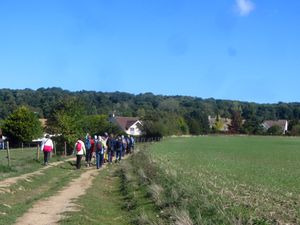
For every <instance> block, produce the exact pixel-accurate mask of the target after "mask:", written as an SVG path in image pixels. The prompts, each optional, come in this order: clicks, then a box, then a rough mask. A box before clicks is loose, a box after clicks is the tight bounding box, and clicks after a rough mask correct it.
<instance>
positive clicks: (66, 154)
mask: <svg viewBox="0 0 300 225" xmlns="http://www.w3.org/2000/svg"><path fill="white" fill-rule="evenodd" d="M65 156H67V142H65Z"/></svg>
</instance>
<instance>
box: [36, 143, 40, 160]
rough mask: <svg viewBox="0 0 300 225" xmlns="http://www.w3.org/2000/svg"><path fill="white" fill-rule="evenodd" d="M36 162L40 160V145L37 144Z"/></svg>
mask: <svg viewBox="0 0 300 225" xmlns="http://www.w3.org/2000/svg"><path fill="white" fill-rule="evenodd" d="M36 160H40V144H39V143H38V144H37V147H36Z"/></svg>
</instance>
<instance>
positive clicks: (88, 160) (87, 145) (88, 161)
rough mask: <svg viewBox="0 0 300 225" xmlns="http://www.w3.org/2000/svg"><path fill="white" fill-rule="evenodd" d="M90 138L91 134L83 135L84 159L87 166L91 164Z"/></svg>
mask: <svg viewBox="0 0 300 225" xmlns="http://www.w3.org/2000/svg"><path fill="white" fill-rule="evenodd" d="M91 139H92V137H91V135H89V134H87V135H86V137H85V149H86V155H85V161H86V166H87V167H89V166H90V164H91V159H92V154H93V153H92V143H91Z"/></svg>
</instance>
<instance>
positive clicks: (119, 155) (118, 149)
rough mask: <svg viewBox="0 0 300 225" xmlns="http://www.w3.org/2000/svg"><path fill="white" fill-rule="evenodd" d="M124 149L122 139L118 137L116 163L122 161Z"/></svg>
mask: <svg viewBox="0 0 300 225" xmlns="http://www.w3.org/2000/svg"><path fill="white" fill-rule="evenodd" d="M122 149H123V142H122V138H121V137H118V138H117V140H116V160H115V162H118V161H121V158H122Z"/></svg>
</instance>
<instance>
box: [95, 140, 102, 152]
mask: <svg viewBox="0 0 300 225" xmlns="http://www.w3.org/2000/svg"><path fill="white" fill-rule="evenodd" d="M96 148H97V150H99V151H101V150H102V143H101V141H97V145H96Z"/></svg>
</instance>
